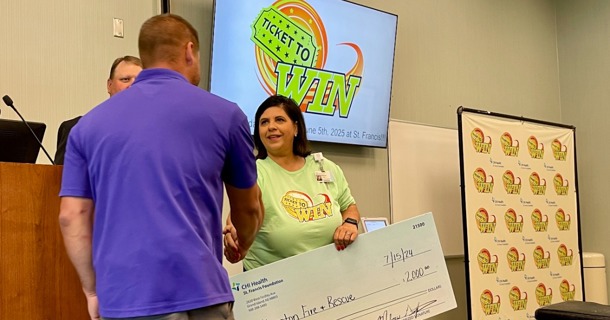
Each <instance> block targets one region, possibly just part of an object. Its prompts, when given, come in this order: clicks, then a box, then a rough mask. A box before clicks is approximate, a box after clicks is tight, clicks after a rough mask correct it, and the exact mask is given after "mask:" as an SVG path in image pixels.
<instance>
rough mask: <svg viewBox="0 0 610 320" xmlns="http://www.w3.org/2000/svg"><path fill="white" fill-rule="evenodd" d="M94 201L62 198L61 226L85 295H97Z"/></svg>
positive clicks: (69, 255)
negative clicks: (93, 248)
mask: <svg viewBox="0 0 610 320" xmlns="http://www.w3.org/2000/svg"><path fill="white" fill-rule="evenodd" d="M93 211H94V206H93V200H91V199H87V198H77V197H62V198H61V207H60V213H59V226H60V228H61V233H62V235H63V238H64V245H65V246H66V251H67V252H68V257H70V260H71V261H72V264H73V265H74V268H75V269H76V272H77V273H78V276H79V277H80V281H81V284H82V286H83V291H84V292H85V295H87V296H90V295H95V271H94V270H93V257H92V242H93Z"/></svg>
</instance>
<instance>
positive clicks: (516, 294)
mask: <svg viewBox="0 0 610 320" xmlns="http://www.w3.org/2000/svg"><path fill="white" fill-rule="evenodd" d="M508 300H509V301H510V306H511V307H512V308H513V310H514V311H519V310H525V309H527V292H521V290H520V289H519V287H517V286H514V287H513V288H512V289H510V292H509V293H508Z"/></svg>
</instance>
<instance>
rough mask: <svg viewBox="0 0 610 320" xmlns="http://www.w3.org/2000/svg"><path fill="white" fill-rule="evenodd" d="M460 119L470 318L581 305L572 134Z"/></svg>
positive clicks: (535, 125)
mask: <svg viewBox="0 0 610 320" xmlns="http://www.w3.org/2000/svg"><path fill="white" fill-rule="evenodd" d="M458 114H459V115H458V118H459V136H460V156H461V163H462V165H461V175H462V199H463V200H462V201H463V203H462V207H463V215H464V217H463V221H464V239H465V258H466V261H467V266H466V268H467V277H468V279H467V281H468V296H469V312H470V317H469V318H470V319H534V312H535V310H536V309H538V308H539V307H542V306H545V305H549V304H552V303H558V302H562V301H566V300H583V285H582V273H581V262H582V258H581V248H580V241H579V239H580V233H579V219H578V217H579V215H578V195H577V185H576V156H575V146H574V144H575V137H574V130H575V129H574V127H571V126H565V125H561V124H553V123H548V122H542V121H537V120H530V119H523V118H517V117H512V116H507V115H499V114H493V113H488V112H482V111H478V110H471V109H460V110H459V111H458Z"/></svg>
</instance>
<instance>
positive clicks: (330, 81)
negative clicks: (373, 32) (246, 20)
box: [250, 0, 364, 118]
mask: <svg viewBox="0 0 610 320" xmlns="http://www.w3.org/2000/svg"><path fill="white" fill-rule="evenodd" d="M250 40H252V42H253V43H254V45H255V46H254V56H255V59H256V65H257V69H258V79H259V82H260V84H261V86H262V87H263V89H264V90H265V91H266V92H267V93H268V94H269V95H273V94H280V95H284V96H287V97H290V98H292V99H294V100H295V101H296V102H297V104H298V105H300V106H301V111H303V112H308V113H317V114H324V115H329V116H332V115H334V114H335V112H336V111H337V110H338V111H339V116H340V117H342V118H347V117H348V115H349V112H350V109H351V107H352V102H353V100H354V98H355V96H356V94H357V93H358V90H359V87H360V83H361V81H362V79H363V77H362V74H363V70H364V57H363V54H362V50H361V49H360V47H359V46H358V45H357V44H355V43H351V42H343V43H339V44H338V45H341V46H347V47H349V48H351V49H352V50H354V52H355V53H356V61H355V63H354V65H353V67H352V68H351V69H350V70H348V71H336V70H326V69H325V65H326V61H327V56H328V51H329V46H328V37H327V34H326V28H325V26H324V23H323V22H322V19H321V18H320V16H319V15H318V13H317V12H316V10H315V9H314V8H313V7H312V6H311V5H309V4H308V3H307V2H305V1H303V0H278V1H275V2H274V3H273V4H272V5H271V6H270V7H268V8H264V9H262V10H261V12H260V13H259V15H258V16H257V17H256V19H255V20H254V21H253V22H252V35H251V37H250Z"/></svg>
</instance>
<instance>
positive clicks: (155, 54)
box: [138, 13, 199, 68]
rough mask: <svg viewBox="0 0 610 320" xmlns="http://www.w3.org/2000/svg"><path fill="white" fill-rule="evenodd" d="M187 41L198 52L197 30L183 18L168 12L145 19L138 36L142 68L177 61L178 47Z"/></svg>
mask: <svg viewBox="0 0 610 320" xmlns="http://www.w3.org/2000/svg"><path fill="white" fill-rule="evenodd" d="M188 42H192V43H193V44H194V49H195V51H196V52H199V35H198V34H197V30H195V28H193V26H192V25H191V24H190V23H189V22H188V21H186V20H185V19H184V18H182V17H180V16H178V15H175V14H170V13H168V14H161V15H157V16H154V17H152V18H150V19H148V20H146V22H144V24H143V25H142V28H141V29H140V36H139V38H138V48H139V50H140V58H141V59H142V64H143V65H144V68H148V67H150V66H151V65H154V64H155V63H158V62H166V63H175V62H177V61H178V58H179V56H180V54H181V53H180V50H179V49H180V48H181V47H183V46H184V45H186V44H187V43H188Z"/></svg>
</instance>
